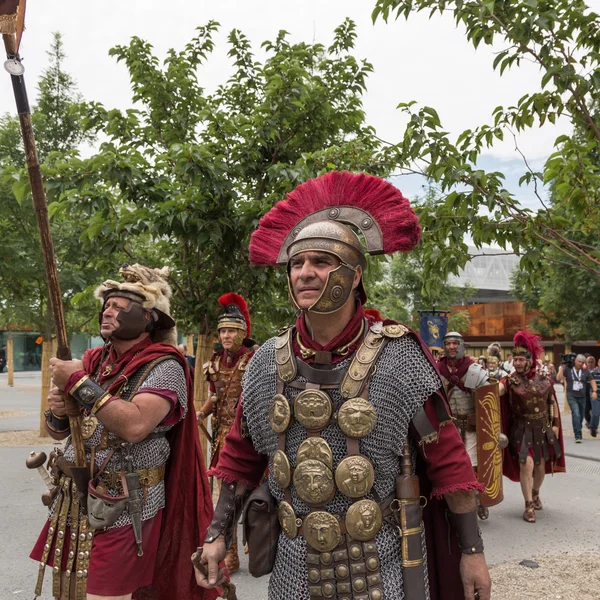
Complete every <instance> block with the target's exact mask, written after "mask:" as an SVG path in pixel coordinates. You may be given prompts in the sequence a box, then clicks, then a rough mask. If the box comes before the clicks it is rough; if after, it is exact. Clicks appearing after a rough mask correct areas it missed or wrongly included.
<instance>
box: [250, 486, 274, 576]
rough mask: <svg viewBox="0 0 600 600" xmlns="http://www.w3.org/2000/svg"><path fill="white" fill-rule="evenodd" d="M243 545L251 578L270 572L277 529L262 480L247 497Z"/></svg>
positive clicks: (268, 495) (271, 506) (268, 496)
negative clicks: (246, 547) (244, 544)
mask: <svg viewBox="0 0 600 600" xmlns="http://www.w3.org/2000/svg"><path fill="white" fill-rule="evenodd" d="M242 523H243V527H244V543H247V544H248V570H249V571H250V575H252V576H253V577H262V576H263V575H267V574H268V573H270V572H271V571H272V570H273V565H274V563H275V554H276V553H277V542H278V540H279V533H280V531H281V526H280V525H279V518H278V516H277V503H276V502H275V498H273V496H271V492H270V491H269V482H268V481H265V482H264V483H263V484H262V485H260V486H259V487H257V488H256V489H255V490H254V491H253V492H252V494H250V496H249V498H248V500H247V501H246V505H245V506H244V515H243V519H242Z"/></svg>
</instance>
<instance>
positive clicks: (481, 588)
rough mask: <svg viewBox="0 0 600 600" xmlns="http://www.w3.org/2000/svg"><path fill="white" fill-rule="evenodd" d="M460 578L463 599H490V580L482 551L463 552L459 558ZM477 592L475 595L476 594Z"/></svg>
mask: <svg viewBox="0 0 600 600" xmlns="http://www.w3.org/2000/svg"><path fill="white" fill-rule="evenodd" d="M460 578H461V579H462V584H463V591H464V594H465V600H473V599H474V598H477V599H478V600H490V598H491V595H492V580H491V579H490V574H489V571H488V568H487V564H486V563H485V556H484V555H483V552H481V553H478V554H463V555H462V556H461V559H460ZM476 594H477V595H476Z"/></svg>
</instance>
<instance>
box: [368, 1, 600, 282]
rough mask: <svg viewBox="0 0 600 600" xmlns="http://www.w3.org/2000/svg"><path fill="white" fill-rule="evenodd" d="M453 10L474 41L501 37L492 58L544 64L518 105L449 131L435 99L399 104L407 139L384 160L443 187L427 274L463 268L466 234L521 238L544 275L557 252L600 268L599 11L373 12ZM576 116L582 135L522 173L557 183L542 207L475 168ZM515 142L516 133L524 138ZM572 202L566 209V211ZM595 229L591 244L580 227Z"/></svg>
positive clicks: (508, 64)
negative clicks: (511, 141)
mask: <svg viewBox="0 0 600 600" xmlns="http://www.w3.org/2000/svg"><path fill="white" fill-rule="evenodd" d="M421 11H427V12H428V13H429V15H430V17H433V16H434V15H435V14H436V13H438V12H439V13H442V12H452V13H453V15H454V18H455V21H456V23H457V25H460V26H461V28H464V30H465V31H466V37H467V39H468V40H469V41H470V42H471V43H472V44H473V46H474V47H475V48H477V47H478V46H479V44H481V43H483V44H486V45H491V44H495V45H502V46H503V48H502V50H501V51H500V52H499V53H498V54H497V55H496V58H495V60H494V61H493V65H492V68H493V69H495V70H498V71H499V73H500V74H502V73H504V72H505V70H506V69H510V68H518V67H519V65H520V64H521V63H522V62H524V61H527V62H534V63H535V64H536V65H538V67H539V77H540V79H539V90H538V91H535V92H533V93H530V94H525V95H524V96H523V97H522V98H520V100H519V101H518V103H517V104H516V106H510V107H508V108H505V107H502V106H498V107H497V108H496V109H495V110H494V111H493V114H492V115H491V118H490V122H489V123H488V124H484V125H481V126H479V127H475V128H474V129H468V130H466V131H464V132H462V133H461V134H460V135H458V136H457V137H456V139H452V137H451V136H450V135H449V133H448V132H446V131H444V129H443V126H442V124H441V122H440V119H439V117H438V115H437V113H436V111H435V110H434V109H433V108H430V107H422V108H418V107H417V106H416V105H415V103H414V102H405V103H402V104H400V105H399V108H400V109H401V110H402V111H403V112H404V113H405V114H406V115H407V116H408V119H409V123H408V126H407V128H406V131H405V133H404V137H403V139H402V140H401V141H400V142H399V143H397V144H391V145H390V146H389V148H388V149H387V152H386V155H387V160H388V161H389V162H390V164H394V165H398V166H399V167H400V168H401V169H403V170H406V171H408V172H411V171H417V172H421V173H422V174H423V175H425V176H426V177H427V179H428V180H429V181H430V182H434V183H436V184H437V185H439V187H440V188H441V190H442V191H443V192H444V197H443V198H442V199H440V200H439V201H437V202H436V203H435V204H434V205H433V206H432V207H431V208H430V209H429V210H427V211H425V212H424V214H423V215H422V221H421V223H422V225H423V226H424V228H425V229H426V230H428V231H429V232H430V236H431V237H430V240H429V243H427V244H426V246H425V250H424V259H425V266H426V270H427V272H429V273H433V274H436V275H437V274H439V273H457V272H458V270H459V269H460V268H461V267H463V266H464V264H465V263H466V262H467V261H468V259H469V254H468V248H467V246H466V244H464V243H463V241H462V240H463V235H464V234H465V233H468V234H469V235H470V236H471V238H472V239H473V242H474V244H475V246H477V247H480V246H481V245H483V244H491V243H495V244H498V245H499V246H501V247H502V248H507V247H509V248H510V247H512V248H513V249H514V251H515V252H516V253H517V254H518V255H520V256H521V262H520V266H521V268H522V269H523V271H525V272H527V273H528V274H529V277H530V279H532V280H533V279H536V278H538V277H539V274H541V273H542V265H544V263H546V262H548V261H550V262H554V263H555V264H563V265H564V266H565V267H567V268H569V267H570V268H573V269H577V270H584V271H587V272H588V273H591V274H593V275H594V276H595V277H598V276H600V249H599V245H598V236H597V232H598V223H599V222H600V202H599V196H598V194H599V190H600V168H599V167H600V165H599V164H598V162H597V161H595V160H594V156H597V154H598V147H599V144H600V122H599V119H598V114H597V110H596V107H598V106H600V104H599V101H600V65H599V61H598V58H599V50H600V18H599V16H598V15H597V14H596V13H594V12H593V11H591V10H590V9H589V8H588V7H587V6H586V4H585V3H584V2H583V1H582V0H575V1H572V0H545V1H544V2H538V1H532V0H520V1H512V0H502V1H498V0H473V1H470V2H464V1H463V0H439V1H434V0H411V1H410V2H405V1H403V0H377V1H376V3H375V9H374V11H373V19H374V20H375V19H377V18H383V19H384V20H386V21H387V20H388V19H389V18H391V17H394V16H395V17H396V18H398V17H405V18H406V19H408V18H410V16H411V15H412V14H413V13H416V12H421ZM558 118H562V119H563V120H564V119H568V120H569V122H570V123H571V124H572V125H573V129H574V134H573V135H570V136H561V137H559V138H558V139H557V140H556V142H555V152H554V154H552V155H551V156H550V158H549V159H548V160H547V162H546V164H545V166H544V169H543V172H541V173H540V172H534V171H533V170H532V169H531V168H530V167H529V164H528V163H527V160H526V159H525V157H523V162H524V164H523V176H522V178H521V184H523V183H528V184H532V185H534V186H535V190H536V194H537V193H538V188H539V187H541V185H542V184H546V185H551V186H552V187H553V189H554V190H555V204H554V205H553V206H546V205H545V204H544V202H543V198H542V197H541V196H539V194H538V198H539V200H540V202H541V204H542V205H543V206H544V208H543V209H540V210H537V211H535V210H530V209H528V208H526V207H524V206H523V205H522V204H521V203H520V201H519V198H518V197H515V196H514V195H513V194H511V193H509V192H508V191H507V190H506V189H505V187H504V181H503V180H504V176H503V174H502V173H498V172H485V171H484V170H482V169H480V168H478V167H477V162H478V160H479V158H480V157H481V155H482V153H483V152H486V151H489V149H490V148H491V147H493V145H494V144H495V143H496V141H498V140H502V139H504V137H505V136H511V137H512V136H514V135H515V134H516V133H517V132H521V131H524V130H527V129H532V128H534V129H537V128H539V127H542V126H544V125H545V124H546V123H548V122H549V123H554V122H556V120H557V119H558ZM515 142H516V138H515ZM564 209H568V211H569V212H570V215H571V218H569V219H568V220H565V217H564V216H563V214H561V211H562V212H564ZM592 232H595V233H596V236H595V240H594V242H593V243H592V244H586V243H582V242H581V241H580V234H583V235H587V234H589V233H592Z"/></svg>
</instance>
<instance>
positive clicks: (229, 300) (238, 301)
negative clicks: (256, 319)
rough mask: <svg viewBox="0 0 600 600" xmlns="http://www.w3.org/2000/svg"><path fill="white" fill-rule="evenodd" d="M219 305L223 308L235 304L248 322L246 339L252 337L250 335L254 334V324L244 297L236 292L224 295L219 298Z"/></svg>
mask: <svg viewBox="0 0 600 600" xmlns="http://www.w3.org/2000/svg"><path fill="white" fill-rule="evenodd" d="M219 304H220V305H221V306H223V307H226V306H227V305H228V304H235V305H236V306H237V307H238V308H239V309H240V312H241V313H242V316H243V317H244V321H246V325H247V327H248V330H247V332H246V337H250V333H251V332H252V323H251V321H250V312H249V311H248V305H247V304H246V301H245V300H244V298H243V297H242V296H240V295H239V294H236V293H234V292H229V293H228V294H223V295H222V296H221V297H220V298H219Z"/></svg>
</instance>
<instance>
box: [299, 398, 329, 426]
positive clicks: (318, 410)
mask: <svg viewBox="0 0 600 600" xmlns="http://www.w3.org/2000/svg"><path fill="white" fill-rule="evenodd" d="M332 412H333V406H332V404H331V399H330V398H329V396H328V395H327V394H326V393H325V392H323V391H321V390H302V391H301V392H300V393H299V394H298V395H297V396H296V399H295V400H294V416H295V417H296V420H297V421H298V422H299V423H300V424H301V425H302V426H304V427H306V429H308V430H309V431H319V430H320V429H324V428H325V427H326V426H327V424H328V423H329V420H330V419H331V413H332Z"/></svg>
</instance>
